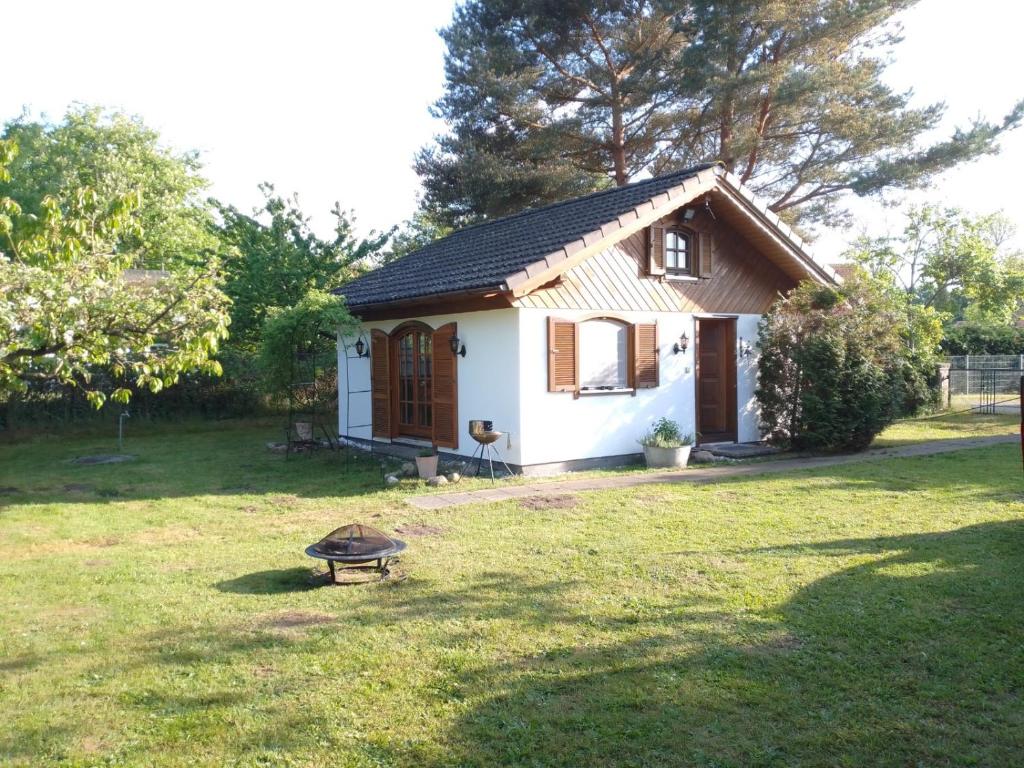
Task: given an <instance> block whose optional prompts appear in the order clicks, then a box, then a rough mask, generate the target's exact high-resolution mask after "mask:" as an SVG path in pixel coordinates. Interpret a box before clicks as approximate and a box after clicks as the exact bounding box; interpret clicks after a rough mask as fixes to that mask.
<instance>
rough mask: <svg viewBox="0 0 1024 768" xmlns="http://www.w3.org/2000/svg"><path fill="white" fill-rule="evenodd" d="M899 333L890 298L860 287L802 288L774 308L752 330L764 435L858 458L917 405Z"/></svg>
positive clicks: (919, 389) (914, 374) (868, 285)
mask: <svg viewBox="0 0 1024 768" xmlns="http://www.w3.org/2000/svg"><path fill="white" fill-rule="evenodd" d="M905 325H906V321H905V315H904V314H902V313H901V312H899V310H898V305H897V304H896V303H895V302H894V301H893V299H892V297H891V296H890V295H889V294H887V293H886V292H885V291H884V290H883V289H882V288H880V287H879V286H877V285H876V284H874V283H873V282H872V281H870V280H867V279H862V278H853V279H851V280H850V281H849V282H847V283H845V284H844V285H843V286H841V287H838V288H831V287H825V286H819V285H815V284H812V283H804V284H801V285H800V286H799V287H798V288H797V289H795V290H794V291H793V292H792V293H791V294H790V295H789V296H788V297H786V298H783V299H780V300H779V301H778V302H776V304H775V306H774V307H773V308H772V309H771V311H770V312H769V313H768V314H767V315H766V316H765V319H764V320H763V321H762V323H761V326H760V329H759V345H760V348H761V356H760V358H759V363H758V387H757V391H756V395H757V399H758V403H759V405H760V408H761V427H762V429H763V431H764V432H765V433H766V434H767V435H768V436H769V438H770V439H771V440H773V441H774V442H776V443H781V444H784V445H789V446H792V447H794V448H799V449H809V450H861V449H864V448H866V447H867V446H868V445H870V444H871V441H872V440H873V439H874V437H875V436H876V435H877V434H878V433H879V432H881V431H882V430H883V429H884V428H885V427H886V426H887V425H888V424H890V423H891V422H892V421H893V419H894V418H895V417H896V416H897V415H898V414H899V413H900V412H901V410H902V409H903V408H904V407H908V406H913V407H916V403H917V401H918V400H920V399H924V397H925V396H924V394H923V392H924V389H923V384H922V380H921V379H920V371H919V370H918V369H917V368H915V367H914V363H913V360H912V358H911V356H910V355H909V353H908V352H907V350H906V347H905V345H904V331H905ZM908 382H909V383H908Z"/></svg>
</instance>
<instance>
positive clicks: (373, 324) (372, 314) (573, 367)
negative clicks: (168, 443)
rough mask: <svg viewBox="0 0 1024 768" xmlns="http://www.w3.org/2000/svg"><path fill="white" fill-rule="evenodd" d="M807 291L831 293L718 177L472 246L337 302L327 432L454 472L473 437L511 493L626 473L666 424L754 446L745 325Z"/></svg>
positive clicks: (499, 232)
mask: <svg viewBox="0 0 1024 768" xmlns="http://www.w3.org/2000/svg"><path fill="white" fill-rule="evenodd" d="M805 279H809V280H815V281H818V282H820V283H832V282H836V281H837V280H838V277H837V276H836V274H835V273H834V272H833V271H832V270H831V269H829V268H827V267H824V266H822V265H820V264H818V263H816V262H815V261H814V260H813V259H812V258H811V257H810V256H809V255H808V253H807V252H806V251H805V250H804V246H803V242H802V241H801V239H800V238H799V237H798V236H796V235H795V234H794V233H793V231H792V230H791V229H790V228H789V227H788V226H786V225H785V224H784V223H782V222H781V221H780V220H779V218H778V217H777V216H775V215H774V214H773V213H771V212H770V211H768V209H767V208H766V206H765V205H764V204H763V203H762V202H760V201H758V200H757V199H756V198H755V197H754V196H753V195H752V194H751V193H750V191H749V190H747V189H746V188H744V187H743V186H742V185H741V184H740V183H739V181H738V180H737V179H736V178H735V177H734V176H732V175H731V174H729V173H726V172H725V171H724V170H723V169H722V168H721V167H719V166H717V165H705V166H700V167H697V168H691V169H687V170H684V171H678V172H676V173H671V174H667V175H664V176H658V177H655V178H652V179H648V180H645V181H641V182H638V183H635V184H630V185H627V186H624V187H617V188H614V189H609V190H607V191H603V192H597V193H594V194H591V195H587V196H585V197H581V198H576V199H573V200H568V201H566V202H563V203H557V204H555V205H550V206H547V207H544V208H539V209H534V210H527V211H524V212H523V213H520V214H517V215H515V216H509V217H507V218H503V219H498V220H495V221H491V222H487V223H485V224H480V225H478V226H475V227H469V228H467V229H463V230H460V231H458V232H455V233H454V234H452V235H449V236H448V237H446V238H443V239H441V240H438V241H436V242H433V243H431V244H430V245H428V246H427V247H425V248H423V249H421V250H419V251H416V252H414V253H411V254H409V255H408V256H406V257H404V258H402V259H400V260H398V261H395V262H393V263H391V264H387V265H385V266H383V267H381V268H380V269H377V270H375V271H373V272H370V273H369V274H367V275H364V276H363V277H361V278H359V279H358V280H355V281H353V282H351V283H349V284H348V285H346V286H344V287H343V288H340V289H338V291H337V292H338V293H340V294H342V295H344V296H345V298H346V300H347V301H348V304H349V307H350V309H351V311H352V312H353V314H355V315H357V316H358V317H359V318H360V319H361V321H362V325H361V329H360V331H359V332H358V333H357V334H355V335H354V336H352V337H350V338H344V339H340V340H339V345H338V365H339V376H338V379H339V387H338V388H339V393H338V396H339V408H338V414H339V424H338V431H339V434H341V435H343V436H345V437H347V438H349V439H351V440H355V441H364V442H367V443H369V442H370V441H376V442H377V444H378V445H383V444H405V445H413V446H420V445H422V446H436V447H437V448H438V449H439V450H440V451H441V452H442V453H450V454H457V455H461V456H467V457H468V456H471V455H472V454H473V453H474V451H475V450H476V449H477V447H478V446H477V443H476V442H475V441H474V440H473V439H472V438H471V437H470V434H469V426H468V423H469V420H471V419H486V420H490V421H492V422H493V423H494V428H495V429H497V430H501V431H503V432H505V433H507V437H505V438H503V439H502V440H501V442H500V443H499V444H498V448H499V450H500V452H501V455H502V458H504V459H505V460H506V461H507V462H508V463H509V464H510V465H512V466H513V468H515V469H519V470H521V471H523V472H524V473H526V474H541V473H550V472H556V471H563V470H567V469H582V468H588V467H596V466H609V465H613V464H617V463H625V462H629V461H633V460H636V459H637V457H638V454H639V452H640V448H639V445H638V443H637V440H638V438H639V437H640V436H641V435H642V434H643V433H644V432H645V431H646V430H647V429H648V428H649V427H650V426H651V424H652V423H653V422H654V421H655V420H656V419H658V418H659V417H661V416H667V417H669V418H671V419H674V420H675V421H677V422H679V424H680V425H681V426H682V428H683V429H684V431H686V432H689V433H691V434H693V435H695V437H696V439H697V441H698V443H719V442H732V441H739V442H747V441H755V440H759V439H760V437H761V435H760V433H759V430H758V418H757V408H756V402H755V399H754V387H755V378H756V369H757V363H756V354H757V351H756V348H755V342H756V338H757V325H758V321H759V320H760V319H761V316H762V314H763V313H764V312H765V311H766V310H767V309H768V308H769V306H770V305H771V304H772V302H773V301H774V300H775V299H776V297H777V296H778V295H779V294H780V293H783V292H786V291H788V290H790V289H791V288H793V287H794V286H795V285H796V284H797V283H798V282H799V281H801V280H805ZM360 352H361V354H360Z"/></svg>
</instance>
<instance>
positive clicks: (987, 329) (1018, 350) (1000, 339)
mask: <svg viewBox="0 0 1024 768" xmlns="http://www.w3.org/2000/svg"><path fill="white" fill-rule="evenodd" d="M942 351H943V352H945V353H946V354H947V355H1024V328H1017V327H1015V326H1012V325H988V324H984V323H960V324H959V325H955V326H953V327H952V328H949V329H948V330H947V331H946V336H945V338H944V339H943V340H942Z"/></svg>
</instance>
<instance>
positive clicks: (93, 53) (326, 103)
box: [0, 0, 1024, 262]
mask: <svg viewBox="0 0 1024 768" xmlns="http://www.w3.org/2000/svg"><path fill="white" fill-rule="evenodd" d="M453 7H454V2H453V0H409V1H408V2H390V3H389V2H383V1H382V0H377V2H373V3H366V2H353V1H352V0H341V1H340V2H338V1H336V2H323V0H320V1H315V0H313V1H309V0H291V2H289V3H280V2H263V1H260V0H257V1H255V2H254V1H252V0H250V1H248V2H234V1H228V0H215V1H213V2H211V1H210V0H205V2H195V1H194V0H176V2H173V3H172V2H155V1H149V2H138V1H137V0H135V1H134V2H127V1H123V0H121V1H115V0H91V1H90V2H82V1H81V0H51V1H50V2H47V3H16V4H11V5H9V6H7V7H5V8H4V11H3V17H4V25H5V27H7V29H8V33H7V34H5V35H4V59H5V60H6V61H7V62H8V67H7V68H6V74H5V77H4V80H3V85H2V87H0V120H6V119H9V118H12V117H15V116H17V115H18V114H20V113H21V112H22V110H23V109H26V108H27V109H29V110H30V111H31V112H32V113H33V114H35V115H39V114H43V115H46V116H47V117H49V118H51V119H59V118H60V116H61V115H62V114H63V113H64V112H65V110H66V109H67V107H68V106H69V105H70V104H72V103H74V102H80V103H85V104H99V105H102V106H106V107H110V108H116V109H120V110H123V111H125V112H129V113H131V114H136V115H139V116H140V117H142V118H143V120H144V121H145V122H146V123H147V124H148V125H150V126H151V127H153V128H155V129H157V130H158V131H160V133H161V135H162V136H163V137H164V141H165V142H166V143H167V144H168V145H169V146H172V147H174V148H176V149H181V150H185V149H196V150H198V151H199V152H200V156H201V158H202V160H203V162H204V165H205V169H204V172H205V175H206V176H207V178H209V179H210V181H211V193H212V194H213V195H214V196H216V197H218V198H219V199H221V200H223V201H225V202H229V203H232V204H234V205H236V206H238V207H239V208H241V209H242V210H248V209H250V208H252V207H253V206H255V205H257V204H258V203H259V201H260V193H259V191H258V189H257V185H258V184H259V183H260V182H262V181H270V182H272V183H273V184H274V185H275V186H276V187H277V190H278V191H279V192H282V193H292V192H295V193H298V196H299V200H300V203H301V205H302V207H303V209H304V210H305V211H306V212H307V213H308V214H310V215H311V216H312V218H313V224H314V227H315V228H316V229H317V230H318V231H320V232H321V233H322V234H329V232H330V226H331V217H330V215H329V212H330V209H331V208H332V207H333V205H334V202H335V201H340V202H341V205H342V207H343V208H344V209H351V210H353V211H354V212H355V214H356V219H357V226H358V229H359V230H360V231H361V232H362V233H363V234H366V233H368V232H369V230H370V229H374V230H378V231H380V230H386V229H388V228H390V227H391V226H392V225H393V224H396V223H399V222H401V221H402V220H404V219H406V218H408V216H409V215H410V214H411V213H412V212H413V211H414V210H415V208H416V200H417V195H418V192H419V180H418V178H417V176H416V174H415V172H414V171H413V169H412V161H413V156H414V154H415V152H416V150H417V149H418V148H419V147H421V146H423V145H424V144H426V143H428V142H429V141H430V138H431V137H432V136H433V135H434V134H436V133H439V132H442V131H443V130H444V125H443V123H441V122H440V121H438V120H435V119H434V118H432V117H431V116H430V114H429V106H430V104H431V103H433V102H434V101H435V100H436V99H437V98H438V97H439V96H440V95H441V92H442V87H443V82H444V71H443V56H444V47H443V44H442V42H441V40H440V38H439V37H438V35H437V31H438V30H439V29H440V28H442V27H443V26H445V25H446V24H447V23H448V22H449V20H450V19H451V15H452V10H453ZM901 18H902V21H903V23H904V38H905V39H904V41H903V42H902V43H901V44H900V45H899V46H898V47H897V48H896V49H895V51H894V52H893V64H892V66H891V67H890V68H889V70H888V73H887V79H888V82H889V84H890V85H892V86H893V87H895V88H898V89H901V90H902V89H908V88H912V89H913V91H914V99H913V103H914V104H915V105H924V104H928V103H932V102H935V101H944V102H946V104H947V107H948V108H947V113H946V117H945V119H944V121H943V124H942V126H941V129H940V131H939V133H940V134H942V133H948V132H949V131H951V130H952V129H953V128H954V127H955V126H957V125H966V123H967V121H968V120H969V119H970V118H972V117H975V116H978V115H983V116H986V117H988V118H990V119H998V118H1001V117H1002V116H1003V115H1004V114H1006V112H1008V111H1009V109H1010V108H1011V106H1012V105H1013V103H1014V102H1015V101H1016V100H1017V99H1018V98H1021V97H1024V84H1022V80H1024V79H1022V78H1021V77H1020V74H1021V73H1022V72H1024V67H1022V66H1021V61H1020V54H1021V44H1020V39H1019V28H1020V26H1021V22H1024V5H1021V6H1018V3H1016V2H1012V0H974V2H972V3H971V4H970V13H964V5H963V3H962V2H956V1H955V0H922V2H920V3H919V5H917V6H915V7H914V8H913V9H911V10H910V11H908V12H906V13H904V14H903V15H902V17H901ZM12 62H13V63H14V64H11V63H12ZM1002 145H1003V151H1002V153H1001V154H1000V155H997V156H995V157H989V158H984V159H982V160H979V161H977V162H974V163H972V164H970V165H968V166H964V167H960V168H957V169H954V170H953V171H950V172H948V173H947V174H945V175H944V176H943V177H941V178H940V179H938V180H937V181H936V182H935V183H934V184H933V185H932V186H931V187H930V188H929V189H927V190H923V191H920V192H915V193H913V194H911V195H908V196H907V201H908V202H912V203H921V202H926V201H930V202H938V203H943V204H949V205H956V206H960V207H963V208H966V209H968V210H970V211H974V212H977V213H987V212H991V211H995V210H1003V211H1004V212H1005V213H1006V214H1007V215H1008V216H1009V217H1010V218H1011V219H1012V220H1013V221H1015V222H1016V223H1017V225H1018V228H1019V230H1020V233H1019V234H1018V237H1017V241H1016V243H1017V244H1018V245H1024V201H1022V198H1021V196H1020V194H1019V178H1020V176H1021V174H1022V172H1024V129H1021V130H1018V131H1015V132H1013V133H1012V134H1010V135H1008V136H1006V137H1005V138H1004V139H1003V141H1002ZM851 207H852V210H853V212H854V214H855V217H856V220H857V223H856V224H855V226H854V229H852V230H823V231H819V232H818V233H817V234H818V238H817V241H816V242H815V245H814V252H815V255H816V257H817V258H818V259H819V260H822V261H826V262H833V261H837V260H839V258H840V255H841V253H842V251H843V250H844V249H845V247H846V244H847V243H848V242H849V241H850V240H851V239H852V238H853V237H854V236H856V235H857V234H858V233H859V232H860V231H861V230H865V231H867V232H869V233H874V234H880V233H882V232H884V231H885V230H886V229H896V228H898V227H899V226H900V225H901V219H900V214H899V209H898V208H896V209H893V208H884V207H882V206H880V205H878V204H875V203H870V202H865V201H861V200H854V201H853V202H852V204H851Z"/></svg>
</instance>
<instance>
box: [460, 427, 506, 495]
mask: <svg viewBox="0 0 1024 768" xmlns="http://www.w3.org/2000/svg"><path fill="white" fill-rule="evenodd" d="M504 434H505V433H504V432H497V431H495V429H494V422H491V421H487V420H486V419H471V420H470V422H469V436H470V437H472V438H473V439H474V440H476V441H477V443H478V444H479V445H480V448H479V449H478V450H479V452H480V457H479V458H477V451H476V450H474V451H473V456H472V457H471V458H470V461H471V462H472V461H473V459H477V461H476V476H477V477H480V468H481V467H482V466H483V463H484V452H485V451H486V453H487V467H488V469H490V471H491V482H492V483H493V482H494V459H497V460H498V461H500V462H501V463H502V465H503V466H504V467H505V471H506V472H508V474H510V475H511V474H512V470H511V469H509V468H508V464H506V463H505V460H504V459H503V458H501V455H500V454H499V453H498V449H497V448H495V447H494V444H495V443H496V442H498V440H499V439H501V436H502V435H504Z"/></svg>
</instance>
